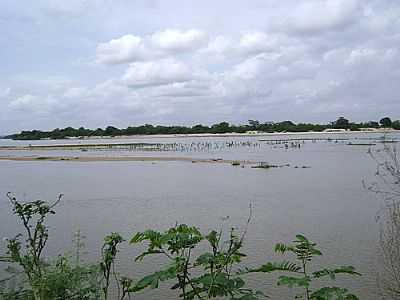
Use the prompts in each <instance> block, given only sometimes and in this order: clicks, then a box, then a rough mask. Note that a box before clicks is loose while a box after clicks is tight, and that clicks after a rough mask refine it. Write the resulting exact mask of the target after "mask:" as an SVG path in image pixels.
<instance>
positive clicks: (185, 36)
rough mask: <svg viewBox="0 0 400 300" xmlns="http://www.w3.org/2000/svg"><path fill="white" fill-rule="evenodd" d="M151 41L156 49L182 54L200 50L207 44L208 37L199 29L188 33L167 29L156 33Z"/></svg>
mask: <svg viewBox="0 0 400 300" xmlns="http://www.w3.org/2000/svg"><path fill="white" fill-rule="evenodd" d="M151 41H152V44H153V45H154V46H155V47H156V48H159V49H162V50H167V51H172V52H181V51H187V50H194V49H197V48H199V47H200V46H202V45H203V44H205V43H206V42H207V35H206V34H205V33H204V32H203V31H201V30H197V29H190V30H187V31H182V30H176V29H167V30H163V31H159V32H156V33H154V34H153V35H152V36H151Z"/></svg>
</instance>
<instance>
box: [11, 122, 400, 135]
mask: <svg viewBox="0 0 400 300" xmlns="http://www.w3.org/2000/svg"><path fill="white" fill-rule="evenodd" d="M380 127H384V128H386V127H393V128H394V129H400V120H397V121H394V122H392V121H391V119H390V118H388V117H385V118H382V119H381V120H380V123H378V122H375V121H370V122H366V123H355V122H351V121H349V120H348V119H345V118H344V117H340V118H339V119H337V120H336V121H334V122H331V123H329V124H310V123H298V124H295V123H293V122H292V121H283V122H265V123H261V122H260V121H257V120H249V122H248V124H245V125H233V124H229V123H227V122H221V123H218V124H214V125H212V126H206V125H201V124H198V125H195V126H192V127H185V126H160V125H158V126H153V125H150V124H145V125H141V126H136V127H135V126H129V127H127V128H125V129H119V128H116V127H113V126H108V127H106V128H105V129H102V128H97V129H95V130H92V129H86V128H84V127H80V128H78V129H76V128H72V127H67V128H64V129H59V128H56V129H54V130H52V131H40V130H31V131H21V132H20V133H17V134H12V135H8V136H6V137H5V138H9V139H15V140H39V139H45V138H50V139H64V138H67V137H91V136H121V135H154V134H199V133H203V134H204V133H245V132H247V131H262V132H307V131H323V130H325V129H329V128H335V129H348V130H353V131H357V130H360V129H362V128H380Z"/></svg>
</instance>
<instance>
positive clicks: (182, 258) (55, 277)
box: [0, 194, 359, 300]
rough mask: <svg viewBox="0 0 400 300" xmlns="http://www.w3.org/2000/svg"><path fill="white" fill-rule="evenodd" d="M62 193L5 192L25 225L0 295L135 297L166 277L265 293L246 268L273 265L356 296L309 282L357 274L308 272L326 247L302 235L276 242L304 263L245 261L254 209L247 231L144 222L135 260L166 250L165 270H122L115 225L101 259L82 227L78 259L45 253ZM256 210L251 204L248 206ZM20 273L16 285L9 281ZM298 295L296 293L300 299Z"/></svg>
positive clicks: (298, 283)
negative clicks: (94, 259) (23, 196)
mask: <svg viewBox="0 0 400 300" xmlns="http://www.w3.org/2000/svg"><path fill="white" fill-rule="evenodd" d="M61 198H62V195H60V196H59V197H58V199H57V200H56V201H55V202H54V203H53V204H49V203H47V202H45V201H41V200H37V201H32V202H26V203H21V202H19V201H18V200H17V199H16V198H15V197H14V196H12V195H11V194H8V199H9V200H10V203H11V204H12V207H13V212H14V214H15V215H16V216H17V217H18V219H19V220H20V221H21V223H22V226H23V228H24V232H23V233H21V234H18V235H17V236H16V237H14V238H12V239H8V240H7V241H6V242H7V253H6V254H5V255H4V256H1V257H0V262H3V263H5V264H6V265H7V266H8V268H7V271H8V272H9V274H11V276H10V277H9V278H6V279H3V280H0V299H4V300H12V299H13V300H17V299H28V300H78V299H79V300H81V299H83V300H94V299H96V300H97V299H102V300H107V299H117V300H123V299H132V298H133V299H134V295H135V293H137V292H139V291H143V290H145V289H147V288H150V289H155V288H158V287H159V285H160V284H161V283H164V282H165V283H167V282H168V283H169V286H170V288H171V289H173V290H177V291H178V297H179V298H182V299H184V300H189V299H190V300H191V299H214V298H215V299H217V298H218V299H231V300H239V299H240V300H257V299H261V298H265V297H266V295H265V294H264V292H262V291H255V290H253V289H251V288H249V287H248V285H247V284H246V278H247V276H250V275H251V274H255V273H270V272H274V271H280V272H289V273H290V274H295V275H296V276H292V275H291V276H284V275H282V276H280V277H279V280H278V285H287V286H289V287H300V288H303V289H304V299H307V300H310V299H313V300H334V299H345V300H346V299H347V300H354V299H358V298H357V297H356V296H355V295H353V294H350V293H348V291H347V290H346V289H344V288H340V287H322V288H318V289H311V286H312V283H313V282H314V281H315V280H318V279H319V278H322V277H325V276H329V277H330V278H331V279H334V278H335V276H336V275H337V274H339V273H346V274H350V275H359V274H358V273H357V272H355V270H354V268H353V267H347V266H346V267H338V268H325V267H324V268H322V269H321V270H319V271H315V272H312V273H310V271H309V269H308V265H309V263H310V262H311V260H312V258H313V257H314V256H316V255H321V252H320V250H318V249H317V248H316V244H315V243H312V242H310V241H309V240H308V239H307V238H305V237H304V236H302V235H298V236H297V240H296V241H295V242H294V243H295V244H294V245H284V244H277V245H276V251H278V252H281V253H286V252H292V253H294V254H295V255H296V257H297V260H298V261H299V264H296V263H290V262H281V263H273V262H268V263H266V264H264V265H263V266H261V267H253V268H250V267H244V268H243V267H242V263H243V260H244V259H245V258H246V254H245V253H243V243H244V238H245V235H246V232H247V227H248V225H249V223H250V219H251V214H250V217H249V219H248V221H247V225H246V228H245V230H244V232H243V233H242V234H240V235H239V234H238V233H237V231H236V230H234V229H231V230H230V231H229V233H228V234H227V237H226V238H224V236H225V234H224V232H223V231H222V230H220V231H216V230H211V231H210V232H208V233H206V234H204V233H202V232H201V231H200V230H199V229H198V228H196V227H192V226H188V225H185V224H177V225H176V226H174V227H172V228H170V229H168V230H166V231H163V232H159V231H155V230H151V229H150V230H146V231H144V232H138V233H136V234H135V235H134V236H133V237H132V239H131V240H130V244H131V245H136V244H139V243H145V245H146V250H145V251H144V252H143V253H141V254H140V255H139V256H137V257H136V259H135V260H136V261H137V262H139V261H142V260H144V259H145V258H149V257H153V256H159V255H161V256H163V257H164V258H165V261H166V263H165V265H164V266H163V267H161V269H160V270H158V271H156V272H154V273H152V274H149V275H147V276H145V277H143V278H141V279H139V280H133V279H131V278H128V277H124V276H121V275H120V274H119V273H118V272H117V271H116V266H115V260H116V257H117V254H118V248H119V246H120V245H121V243H123V242H124V241H125V240H124V239H123V237H122V236H121V235H120V234H118V233H111V234H110V235H108V236H106V237H105V239H104V244H103V246H102V249H101V254H102V255H101V258H100V260H99V262H98V263H95V264H91V265H85V264H82V263H81V259H80V249H81V247H82V245H83V243H82V241H81V236H80V234H78V235H77V240H76V247H77V249H76V257H75V263H73V262H72V259H71V258H70V257H68V256H65V255H63V256H59V257H58V258H57V259H55V260H49V259H46V258H45V257H43V250H44V249H45V247H46V245H47V241H48V238H49V235H48V226H47V225H46V220H47V218H48V217H49V216H50V215H53V214H55V211H54V210H53V208H54V207H55V206H56V205H57V204H58V203H59V202H60V201H61ZM250 212H251V209H250ZM12 280H14V281H15V280H18V286H17V287H16V286H12V285H10V284H8V285H7V283H9V282H10V281H12ZM299 297H300V295H299V296H296V299H299Z"/></svg>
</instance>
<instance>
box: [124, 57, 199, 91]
mask: <svg viewBox="0 0 400 300" xmlns="http://www.w3.org/2000/svg"><path fill="white" fill-rule="evenodd" d="M191 78H192V74H191V72H190V70H189V68H188V67H187V66H186V65H185V64H183V63H182V62H179V61H177V60H174V59H164V60H159V61H150V62H135V63H132V64H130V65H129V68H128V69H127V70H126V72H125V74H124V75H123V77H122V81H123V82H124V83H125V84H127V85H128V86H132V87H145V86H157V85H165V84H170V83H175V82H185V81H188V80H190V79H191Z"/></svg>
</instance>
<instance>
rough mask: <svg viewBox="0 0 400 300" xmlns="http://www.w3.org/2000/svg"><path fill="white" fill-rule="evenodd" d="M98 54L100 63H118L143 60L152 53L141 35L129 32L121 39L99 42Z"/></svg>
mask: <svg viewBox="0 0 400 300" xmlns="http://www.w3.org/2000/svg"><path fill="white" fill-rule="evenodd" d="M96 56H97V62H99V63H104V64H118V63H126V62H130V61H136V60H143V59H145V58H146V57H147V56H151V53H149V51H148V49H147V48H146V47H145V45H144V42H143V39H142V38H141V37H138V36H134V35H131V34H128V35H124V36H122V37H121V38H119V39H113V40H111V41H109V42H107V43H101V44H99V45H98V46H97V49H96Z"/></svg>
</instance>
